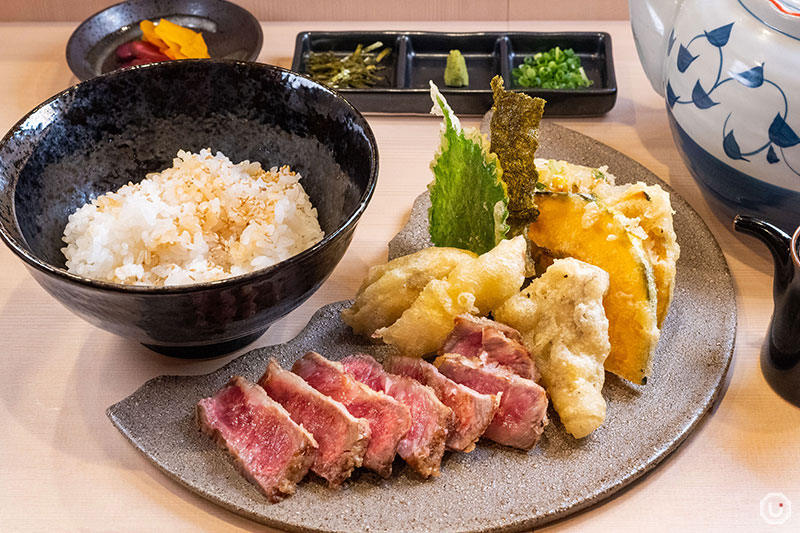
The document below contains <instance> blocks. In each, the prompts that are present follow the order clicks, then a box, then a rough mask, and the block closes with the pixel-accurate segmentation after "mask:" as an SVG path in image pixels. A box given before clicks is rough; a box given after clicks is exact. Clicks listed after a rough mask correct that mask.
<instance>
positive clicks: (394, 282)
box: [342, 247, 477, 337]
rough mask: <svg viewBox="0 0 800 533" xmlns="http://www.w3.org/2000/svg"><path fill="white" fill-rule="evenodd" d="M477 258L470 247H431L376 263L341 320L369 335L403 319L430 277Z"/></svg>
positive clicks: (442, 275) (443, 275)
mask: <svg viewBox="0 0 800 533" xmlns="http://www.w3.org/2000/svg"><path fill="white" fill-rule="evenodd" d="M476 257H477V255H475V254H474V253H472V252H469V251H467V250H459V249H457V248H438V247H431V248H425V249H423V250H420V251H419V252H416V253H413V254H409V255H406V256H403V257H398V258H396V259H393V260H391V261H389V262H388V263H386V264H384V265H376V266H374V267H372V268H370V269H369V273H367V277H366V278H365V279H364V282H363V283H362V284H361V288H360V289H358V294H356V299H355V302H354V303H353V305H352V306H350V308H348V309H344V310H343V311H342V319H343V320H344V322H345V323H346V324H347V325H349V326H350V327H351V328H353V331H354V332H356V333H357V334H359V335H365V336H367V337H369V336H371V335H372V334H373V333H375V330H377V329H378V328H383V327H386V326H389V325H391V324H392V323H394V322H395V321H396V320H397V319H398V318H400V315H402V314H403V311H405V310H406V309H408V308H409V307H411V304H412V303H414V300H416V299H417V296H419V293H420V292H422V289H424V288H425V286H426V285H427V284H428V283H429V282H430V281H431V280H434V279H442V278H444V277H445V276H447V275H448V274H449V273H450V272H451V271H452V270H453V269H454V268H455V267H456V266H458V265H461V264H463V263H466V262H467V261H471V260H473V259H474V258H476Z"/></svg>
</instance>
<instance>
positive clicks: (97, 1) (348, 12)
mask: <svg viewBox="0 0 800 533" xmlns="http://www.w3.org/2000/svg"><path fill="white" fill-rule="evenodd" d="M116 3H117V2H116V0H71V1H68V2H65V1H60V0H29V1H27V2H14V1H10V0H4V1H2V2H0V21H6V22H22V21H27V22H32V21H39V22H46V21H50V22H55V21H75V22H78V21H81V20H83V19H85V18H86V17H88V16H89V15H91V14H92V13H96V12H98V11H100V10H102V9H105V8H106V7H108V6H110V5H112V4H116ZM235 3H236V4H239V5H240V6H242V7H244V8H245V9H247V10H248V11H250V12H251V13H253V15H255V16H256V18H257V19H258V20H266V21H273V22H274V21H292V20H429V21H433V20H439V21H449V20H477V21H480V20H499V21H508V20H623V19H627V18H628V2H627V1H626V0H591V1H588V2H585V1H582V0H565V1H555V2H553V1H549V0H489V1H480V2H478V1H474V0H406V1H404V2H395V1H392V0H335V1H333V0H298V1H295V2H286V1H284V0H236V1H235Z"/></svg>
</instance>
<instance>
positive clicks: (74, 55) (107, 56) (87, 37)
mask: <svg viewBox="0 0 800 533" xmlns="http://www.w3.org/2000/svg"><path fill="white" fill-rule="evenodd" d="M161 18H165V19H168V20H169V21H171V22H174V23H176V24H180V25H181V26H185V27H187V28H191V29H193V30H195V31H199V32H201V33H202V34H203V39H204V40H205V42H206V44H207V45H208V54H209V55H210V56H211V57H212V58H214V59H238V60H242V61H254V60H255V59H256V58H257V57H258V53H259V52H260V51H261V44H262V42H263V35H262V32H261V25H260V24H259V23H258V20H256V18H255V17H254V16H253V15H252V14H250V12H248V11H247V10H245V9H244V8H242V7H240V6H237V5H236V4H233V3H231V2H227V1H226V0H128V1H127V2H120V3H119V4H115V5H113V6H111V7H108V8H106V9H104V10H102V11H100V12H99V13H95V14H94V15H92V16H91V17H89V18H88V19H86V20H85V21H83V22H82V23H81V24H80V26H78V27H77V28H76V29H75V31H74V32H73V33H72V36H70V38H69V41H68V42H67V63H68V64H69V68H70V69H71V70H72V72H73V73H74V74H75V75H76V76H77V77H78V79H80V80H88V79H89V78H93V77H95V76H99V75H100V74H105V73H107V72H111V71H112V70H116V69H118V68H119V67H120V62H119V61H118V60H117V56H116V50H117V47H118V46H119V45H121V44H123V43H127V42H129V41H138V40H140V39H141V38H142V32H141V30H140V29H139V22H141V21H142V20H145V19H147V20H152V21H156V22H157V21H158V19H161Z"/></svg>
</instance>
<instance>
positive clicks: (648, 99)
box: [0, 1, 800, 533]
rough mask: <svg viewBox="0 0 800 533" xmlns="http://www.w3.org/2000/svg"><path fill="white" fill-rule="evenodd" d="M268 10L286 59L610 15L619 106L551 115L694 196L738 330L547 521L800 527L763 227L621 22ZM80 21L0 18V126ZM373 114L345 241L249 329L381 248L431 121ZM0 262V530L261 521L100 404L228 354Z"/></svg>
mask: <svg viewBox="0 0 800 533" xmlns="http://www.w3.org/2000/svg"><path fill="white" fill-rule="evenodd" d="M432 3H434V4H435V3H436V2H432ZM39 4H41V2H35V1H34V2H28V3H27V4H26V5H28V6H31V5H39ZM66 4H67V3H63V5H66ZM515 4H516V2H511V4H509V5H515ZM263 27H264V35H265V39H264V48H263V51H262V54H261V56H260V60H261V61H264V62H268V63H274V64H278V65H282V66H289V64H290V62H291V55H292V48H293V44H294V37H295V35H296V34H297V33H298V32H300V31H305V30H344V29H367V30H370V29H372V30H382V29H388V28H395V29H402V30H407V29H408V30H414V29H416V30H437V31H442V30H457V31H480V30H530V29H532V28H535V29H540V30H576V31H582V30H600V31H607V32H609V33H611V35H612V38H613V43H614V55H615V64H616V69H617V80H618V83H619V99H618V101H617V104H616V107H615V108H614V109H613V110H612V111H611V112H610V113H608V114H607V115H605V116H604V117H600V118H577V119H569V120H558V123H559V124H562V125H564V126H566V127H569V128H572V129H575V130H577V131H580V132H582V133H584V134H586V135H589V136H591V137H594V138H595V139H598V140H600V141H601V142H604V143H606V144H608V145H610V146H612V147H613V148H615V149H617V150H619V151H621V152H623V153H625V154H626V155H628V156H630V157H632V158H633V159H635V160H637V161H639V162H640V163H642V164H643V165H645V166H646V167H648V168H649V169H650V170H652V171H653V172H655V173H656V174H657V175H659V176H660V177H661V178H662V179H664V180H666V181H667V182H669V183H670V184H671V185H672V186H673V187H674V188H675V189H676V191H677V192H678V193H679V194H681V195H682V196H683V197H684V198H686V199H687V200H688V201H689V203H690V204H691V205H692V206H693V207H694V208H695V209H696V210H697V211H698V212H699V213H700V215H701V216H702V217H703V219H704V220H705V221H706V222H707V223H708V225H709V226H710V228H711V230H712V232H713V233H714V235H715V236H716V238H717V239H718V240H719V242H720V244H721V246H722V249H723V251H724V253H725V256H726V259H727V260H728V263H729V265H730V268H731V270H732V272H733V276H734V281H735V285H736V293H737V299H738V305H739V315H738V316H739V331H738V335H737V345H736V352H735V356H734V362H733V365H732V367H731V370H730V374H729V378H728V383H727V385H726V388H725V391H724V394H723V396H722V398H721V400H720V401H719V402H718V404H717V405H716V406H715V408H714V409H713V411H712V412H711V413H710V415H709V416H707V417H706V419H705V420H704V421H703V422H702V423H701V425H700V427H699V428H698V429H697V430H696V431H695V432H694V433H693V434H692V435H691V436H690V437H689V439H688V440H687V441H686V442H685V443H684V444H683V445H682V446H681V447H680V448H679V450H678V451H677V452H676V453H674V454H673V455H672V456H670V457H669V458H668V459H667V460H666V461H665V462H664V463H663V464H661V466H659V467H658V468H657V469H656V470H655V471H654V472H652V473H650V474H648V475H647V476H645V477H644V478H643V479H642V480H641V481H639V482H637V483H635V484H633V485H632V486H631V487H630V488H628V489H626V490H624V491H623V492H622V493H620V494H618V495H617V496H615V497H614V498H612V499H610V500H608V501H606V502H605V503H603V504H601V505H598V506H596V507H594V508H591V509H589V510H588V511H585V512H582V513H579V514H577V515H575V516H573V517H571V518H568V519H566V520H564V521H561V522H559V523H556V524H553V525H551V526H549V527H547V528H545V530H546V531H552V532H555V531H586V532H596V531H607V530H612V529H613V530H614V531H616V532H617V533H620V532H624V531H630V532H634V531H635V532H639V531H659V532H660V531H664V532H667V531H670V532H671V531H719V532H728V531H780V532H788V531H798V530H800V409H798V408H796V407H793V406H791V405H789V404H788V403H786V402H784V401H783V400H781V399H780V398H779V397H778V396H777V395H776V394H775V393H774V392H772V390H771V389H770V388H769V386H768V385H767V384H766V382H765V381H764V378H763V377H762V375H761V372H760V370H759V365H758V360H759V353H760V350H761V347H762V343H763V339H764V333H765V331H766V329H767V325H768V323H769V318H770V313H771V312H772V299H771V292H772V290H771V283H772V263H771V261H770V259H769V256H768V253H767V252H766V250H765V249H764V248H763V246H762V245H761V244H760V243H758V242H755V241H753V240H750V239H747V238H744V237H742V238H740V237H738V236H737V235H735V234H733V233H732V232H731V230H730V228H729V226H730V224H729V222H730V221H728V220H720V219H719V218H718V217H717V216H716V215H715V214H714V213H713V212H712V211H711V209H710V208H709V206H708V204H707V203H706V201H705V200H704V199H703V197H702V195H701V194H700V192H699V190H698V187H697V185H696V184H695V182H694V181H693V180H692V178H691V177H690V175H689V173H688V171H687V169H686V166H685V165H684V163H683V162H682V160H681V158H680V156H679V154H678V152H677V151H676V149H675V147H674V145H673V142H672V138H671V136H670V132H669V128H668V125H667V118H666V113H665V111H664V102H663V101H662V99H661V98H660V97H659V96H658V95H657V94H656V93H655V92H654V91H653V90H652V88H651V87H650V85H649V83H648V81H647V79H646V78H645V76H644V73H643V71H642V69H641V67H640V65H639V62H638V59H637V55H636V51H635V48H634V45H633V39H632V36H631V32H630V28H629V26H628V24H627V22H610V21H607V22H580V21H573V22H542V21H538V22H534V21H525V22H523V21H520V22H511V23H509V22H505V21H495V22H481V21H475V22H447V23H444V22H341V23H335V22H322V21H310V22H271V23H265V24H264V26H263ZM74 28H75V24H74V23H39V24H33V23H13V24H12V23H6V24H0V79H2V80H3V82H4V83H3V97H2V98H0V130H2V131H6V130H7V129H8V128H10V127H11V126H12V125H13V124H14V123H15V122H16V121H17V120H18V119H19V118H21V117H22V116H23V115H24V114H25V113H26V112H27V111H28V110H30V109H31V108H32V107H34V106H35V105H36V104H38V103H40V102H41V101H43V100H44V99H46V98H47V97H49V96H51V95H53V94H55V93H57V92H58V91H60V90H62V89H64V88H66V87H68V86H69V85H71V84H73V83H75V82H76V81H77V80H76V79H75V78H74V77H73V76H72V74H71V72H70V71H69V69H68V68H67V65H66V61H65V59H64V47H65V45H66V41H67V38H68V37H69V35H70V33H71V32H72V30H73V29H74ZM21 43H24V44H21ZM368 119H369V122H370V125H371V126H372V128H373V130H374V132H375V135H376V137H377V140H378V143H379V148H380V154H381V172H380V179H379V183H378V187H377V191H376V193H375V196H374V198H373V200H372V203H371V204H370V206H369V208H368V209H367V211H366V213H365V215H364V217H363V218H362V220H361V223H360V225H359V227H358V229H357V230H356V233H355V237H354V240H353V243H352V245H351V247H350V248H349V250H348V251H347V253H346V255H345V257H344V259H343V260H342V262H341V263H340V264H339V266H338V267H337V268H336V270H335V271H334V273H333V275H332V276H331V277H330V279H329V280H328V281H327V282H326V283H325V284H324V285H323V287H322V288H321V289H320V290H319V291H318V292H317V293H316V294H315V295H314V296H313V297H312V298H311V299H310V300H309V301H308V302H306V303H305V304H304V305H303V306H301V307H300V308H298V309H297V310H296V311H294V312H293V313H291V314H290V315H289V316H287V317H286V318H284V319H283V320H281V321H280V322H278V323H276V324H275V325H274V326H273V327H272V328H271V329H270V330H269V331H268V332H267V334H266V335H265V336H264V337H262V338H261V339H259V340H258V341H257V342H256V343H255V344H254V345H253V346H262V345H267V344H272V343H277V342H283V341H285V340H288V339H290V338H292V337H293V336H294V335H295V334H296V333H297V332H298V331H299V330H300V329H301V328H302V327H303V325H304V324H305V323H306V322H307V320H308V318H309V317H310V316H311V314H312V313H313V312H314V311H315V310H316V309H318V308H319V307H320V306H322V305H324V304H327V303H330V302H334V301H337V300H342V299H346V298H350V297H352V296H353V294H354V293H355V291H356V289H357V288H358V285H359V283H360V282H361V279H362V277H363V276H364V274H365V273H366V271H367V269H368V268H369V267H370V266H371V265H374V264H377V263H379V262H382V261H384V260H385V259H386V243H387V242H388V240H389V239H391V237H392V236H394V234H395V233H396V232H397V231H398V229H399V228H400V227H401V226H402V225H403V223H404V222H405V219H406V217H407V216H408V213H409V210H410V208H411V202H412V200H413V199H414V198H415V197H416V196H417V195H418V194H419V193H420V192H421V191H422V190H424V188H425V186H426V184H427V183H428V182H429V181H430V179H431V175H430V171H429V169H428V164H429V162H430V160H431V157H432V155H433V152H434V150H435V147H436V144H437V137H438V130H439V121H438V120H436V119H433V118H428V117H394V116H372V117H368ZM465 122H466V123H467V124H475V123H476V121H475V120H473V119H470V120H466V121H465ZM611 170H612V172H613V169H611ZM0 273H2V275H0V339H2V350H0V353H2V357H0V380H2V385H1V386H0V422H1V423H2V427H3V437H2V438H1V439H0V531H3V532H5V531H9V532H18V531H22V532H28V531H90V532H94V531H121V532H140V531H177V532H189V531H215V532H216V531H264V530H265V529H264V528H263V527H261V526H259V525H257V524H255V523H253V522H250V521H248V520H246V519H244V518H241V517H239V516H237V515H234V514H231V513H229V512H227V511H224V510H222V509H221V508H219V507H217V506H215V505H213V504H211V503H209V502H207V501H205V500H203V499H202V498H200V497H198V496H195V495H194V494H193V493H191V492H189V491H188V490H186V489H184V488H182V487H181V486H179V485H178V484H176V483H174V482H172V481H171V480H170V479H168V478H167V477H166V476H165V475H163V474H161V473H160V472H159V471H158V470H156V469H155V468H154V467H153V466H152V465H151V464H150V463H149V462H147V461H146V460H145V459H144V458H143V457H141V456H140V455H139V454H138V453H137V452H136V451H135V450H134V449H133V447H131V446H130V445H129V444H128V443H127V442H126V441H125V439H124V438H123V437H122V436H121V435H120V434H119V433H118V432H117V431H116V430H115V429H114V428H113V427H112V425H111V424H110V423H109V421H108V420H107V419H106V416H105V413H104V411H105V409H106V407H108V406H109V405H111V404H112V403H114V402H117V401H118V400H120V399H122V398H124V397H125V396H127V395H129V394H130V393H132V392H133V391H134V390H136V389H137V388H138V387H139V386H140V385H141V384H142V383H144V382H145V381H146V380H148V379H150V378H152V377H155V376H158V375H161V374H200V373H206V372H209V371H211V370H214V369H216V368H219V367H220V366H221V365H223V364H224V363H226V362H227V361H229V360H230V359H231V358H232V357H235V355H236V354H233V355H231V356H228V357H225V358H222V359H216V360H210V361H196V362H189V361H183V360H175V359H169V358H165V357H162V356H160V355H157V354H155V353H153V352H150V351H148V350H147V349H145V348H143V347H141V346H139V345H137V344H135V343H131V342H128V341H125V340H123V339H120V338H117V337H115V336H113V335H111V334H109V333H106V332H104V331H101V330H99V329H96V328H94V327H92V326H90V325H88V324H87V323H85V322H83V321H82V320H81V319H79V318H77V317H76V316H73V315H72V314H71V313H70V312H69V311H67V310H66V309H64V308H63V307H61V306H60V305H59V304H58V303H56V301H55V300H53V299H52V298H51V297H50V296H48V295H47V294H46V293H45V292H44V291H43V290H42V289H41V288H40V287H39V286H38V285H37V284H36V283H35V282H34V281H33V279H32V278H31V277H30V276H29V275H28V273H27V272H26V270H25V268H24V267H23V265H22V263H21V261H19V260H18V259H17V258H16V257H15V256H14V255H13V254H12V253H11V252H10V251H9V250H8V249H6V248H5V247H3V246H0ZM154 416H157V413H154ZM443 475H446V473H444V474H443ZM778 492H780V493H783V494H785V495H786V497H788V498H789V499H790V500H791V501H792V502H793V503H794V506H795V516H792V517H791V518H790V519H789V520H788V521H787V522H786V523H785V524H784V525H782V526H767V525H766V523H765V522H764V521H763V520H762V518H761V516H760V514H759V504H760V502H761V500H762V499H763V498H764V497H765V496H766V495H767V494H769V493H778Z"/></svg>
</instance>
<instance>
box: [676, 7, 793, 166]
mask: <svg viewBox="0 0 800 533" xmlns="http://www.w3.org/2000/svg"><path fill="white" fill-rule="evenodd" d="M733 25H734V23H733V22H731V23H730V24H726V25H724V26H720V27H719V28H716V29H714V30H711V31H704V32H703V33H700V34H698V35H695V36H694V37H693V38H692V39H691V40H690V41H689V42H688V43H687V44H686V45H684V44H683V43H681V44H680V45H679V46H678V53H677V55H676V58H675V61H676V64H677V67H678V72H680V73H681V74H684V73H686V72H687V70H689V67H690V66H691V65H692V63H694V61H695V60H696V59H697V58H698V57H700V54H699V53H698V54H693V53H692V52H691V47H692V43H694V42H695V41H697V40H699V39H705V40H706V41H707V42H708V43H709V44H711V45H712V46H713V47H715V48H716V49H717V51H718V53H719V68H718V69H717V76H716V80H715V81H714V84H713V85H712V86H711V87H710V88H709V89H707V90H706V88H704V87H703V86H702V84H701V83H700V80H699V78H698V79H697V81H696V82H695V84H694V87H693V88H692V93H691V95H690V96H689V97H682V96H681V95H678V94H676V93H675V90H674V89H673V87H672V84H671V83H670V82H669V80H667V87H666V93H667V103H668V105H669V107H670V108H674V107H675V106H676V105H694V106H696V107H697V108H698V109H701V110H702V109H708V108H710V107H714V106H715V105H717V104H719V103H720V102H718V101H716V100H715V99H714V96H713V95H714V92H715V91H716V90H717V89H718V88H719V87H721V86H722V85H724V84H726V83H728V82H731V81H735V82H738V83H740V84H741V85H743V86H744V87H747V88H751V89H755V88H757V87H761V86H762V85H764V84H768V85H771V86H773V87H774V88H775V89H777V90H778V92H779V93H780V95H781V97H782V98H783V111H782V112H779V113H777V114H776V115H775V118H774V119H773V120H772V124H771V125H770V127H769V130H768V131H767V135H766V139H767V140H766V142H765V143H764V144H763V145H762V146H760V147H758V148H757V149H755V150H752V151H749V152H742V150H741V148H740V146H739V143H738V142H737V141H736V135H735V134H734V131H733V129H730V130H729V129H728V121H729V120H730V118H731V115H732V114H733V113H732V112H731V113H729V114H728V116H727V118H726V119H725V122H724V123H723V125H722V148H723V150H724V152H725V155H726V156H727V157H729V158H730V159H733V160H741V161H750V159H748V158H750V157H753V156H755V155H758V154H760V153H762V152H766V160H767V162H768V163H769V164H773V165H774V164H776V163H778V162H780V161H781V160H783V162H784V164H786V166H787V167H788V168H789V170H791V171H792V172H793V173H794V174H796V175H798V176H800V171H798V170H797V169H794V168H792V166H791V165H790V164H789V162H788V161H786V158H785V157H784V155H783V150H784V149H785V148H790V147H792V146H795V145H797V144H800V137H798V135H797V133H795V131H794V130H793V129H792V128H791V127H790V126H789V124H788V123H787V117H788V115H789V101H788V99H787V97H786V93H785V92H784V91H783V89H781V88H780V87H779V86H778V85H777V84H776V83H775V82H773V81H772V80H770V79H768V78H766V77H765V76H764V63H761V64H760V65H757V66H755V67H752V68H750V69H748V70H745V71H743V72H728V73H727V74H728V75H729V77H727V78H722V64H723V59H724V51H723V48H725V45H727V44H728V41H729V40H730V37H731V31H732V30H733ZM675 41H676V38H675V34H674V30H673V32H672V33H671V34H670V39H669V46H668V50H667V54H668V55H672V49H673V45H674V44H675ZM778 153H780V156H778Z"/></svg>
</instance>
